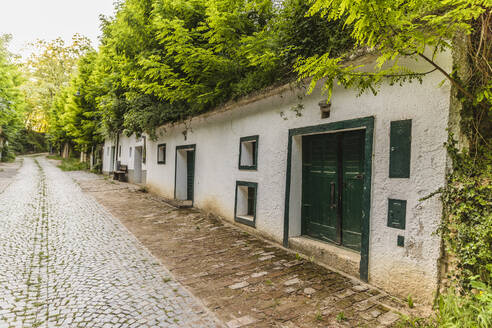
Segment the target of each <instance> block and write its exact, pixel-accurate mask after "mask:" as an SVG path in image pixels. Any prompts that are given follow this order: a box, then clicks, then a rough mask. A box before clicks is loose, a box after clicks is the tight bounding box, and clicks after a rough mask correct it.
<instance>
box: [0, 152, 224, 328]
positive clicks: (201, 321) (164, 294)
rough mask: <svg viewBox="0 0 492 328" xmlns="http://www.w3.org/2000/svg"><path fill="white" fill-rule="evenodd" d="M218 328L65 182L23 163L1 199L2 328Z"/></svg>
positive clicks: (37, 163)
mask: <svg viewBox="0 0 492 328" xmlns="http://www.w3.org/2000/svg"><path fill="white" fill-rule="evenodd" d="M215 326H216V324H215V322H214V321H213V319H212V318H211V317H210V316H209V315H208V314H207V312H206V311H205V310H204V308H203V307H202V306H201V305H199V303H198V302H197V301H196V300H195V299H194V298H193V297H191V296H190V294H189V293H188V292H187V291H186V290H185V289H184V288H183V287H182V286H181V285H180V284H179V283H177V282H176V281H174V280H173V279H172V278H171V277H170V276H169V274H168V273H167V271H165V269H164V268H163V267H162V266H161V265H160V264H159V263H158V262H157V260H156V259H155V258H153V257H152V256H151V255H150V254H149V253H148V252H147V251H146V250H145V249H144V248H143V247H142V246H141V245H140V244H139V243H138V241H137V240H136V239H135V238H134V237H133V236H132V235H131V234H130V233H129V232H128V231H127V230H126V229H125V228H124V227H123V226H122V225H121V223H120V222H119V221H117V220H116V219H114V218H113V217H112V216H111V215H110V214H109V213H108V212H107V211H105V210H104V208H102V207H101V206H100V205H99V204H98V203H97V202H96V201H95V200H94V199H92V198H90V197H89V196H87V195H84V194H83V193H82V192H81V190H80V188H79V187H78V186H77V185H76V184H75V183H74V182H73V181H72V180H71V179H70V178H69V177H68V175H66V174H65V173H63V172H61V171H60V170H59V169H58V168H56V167H54V166H53V165H52V164H51V163H49V162H48V161H47V160H45V159H44V158H43V157H38V158H37V159H33V158H30V157H26V158H25V159H24V164H23V166H22V168H21V169H20V171H19V174H18V175H17V176H16V178H15V180H14V181H13V182H12V183H11V184H10V185H9V186H8V187H7V188H6V189H5V190H4V192H3V193H1V194H0V328H3V327H215Z"/></svg>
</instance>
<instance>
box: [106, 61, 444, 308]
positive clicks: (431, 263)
mask: <svg viewBox="0 0 492 328" xmlns="http://www.w3.org/2000/svg"><path fill="white" fill-rule="evenodd" d="M439 60H440V61H441V63H442V64H443V66H444V67H448V68H449V67H450V66H451V59H450V56H449V55H447V54H446V55H443V56H442V57H441V58H440V59H439ZM418 66H420V67H418ZM415 68H416V69H420V70H422V71H425V70H428V67H427V66H426V65H424V64H422V63H419V64H416V67H415ZM442 79H443V77H442V75H440V74H439V73H438V72H435V73H432V74H431V75H429V76H428V77H427V78H426V79H425V80H424V82H423V83H422V84H418V83H413V84H408V85H405V86H404V87H399V86H392V87H391V86H383V87H382V89H381V91H380V92H379V93H378V95H377V96H374V95H372V94H363V95H362V96H360V97H357V95H356V92H354V91H351V90H345V89H342V88H340V87H337V88H335V90H334V92H333V98H332V100H331V101H332V107H331V116H330V117H329V118H327V119H321V118H320V111H319V105H318V103H319V101H320V100H322V99H323V98H324V97H323V96H322V95H321V93H320V91H319V90H316V91H315V92H314V93H313V94H312V95H310V96H307V97H304V98H303V99H302V101H301V102H302V104H303V105H304V109H303V111H302V116H300V117H296V113H295V112H294V111H292V110H291V108H292V107H294V106H296V105H297V104H298V103H299V99H298V96H303V95H304V91H303V90H284V91H283V92H282V93H280V94H277V95H275V96H271V97H268V98H264V99H260V100H258V101H255V102H251V103H248V104H246V105H243V106H239V107H238V108H235V109H232V110H228V111H218V112H216V113H209V114H205V115H202V116H200V117H197V118H194V119H193V120H192V121H191V129H189V130H188V132H187V133H186V137H185V135H184V134H183V131H184V130H185V126H184V125H180V124H178V125H173V126H166V127H163V128H161V129H160V131H159V138H158V140H157V141H155V142H150V141H149V140H148V144H147V166H146V168H147V185H148V186H149V188H150V189H151V190H153V191H155V192H157V193H160V194H162V195H163V196H165V197H169V198H172V197H173V196H174V178H175V177H174V175H175V156H176V151H175V149H176V146H180V145H188V144H196V165H195V193H194V194H195V202H194V205H195V206H196V207H198V208H201V209H204V210H208V211H211V212H214V213H216V214H219V215H221V216H223V217H225V218H226V219H228V220H233V214H234V195H235V183H236V181H237V180H244V181H251V182H257V183H258V200H257V216H256V228H257V230H258V231H261V233H262V234H263V235H266V236H269V237H270V238H272V239H274V240H276V241H277V242H279V243H281V241H282V237H283V224H284V205H285V190H286V185H285V183H286V165H287V164H286V163H287V143H288V130H289V129H291V128H297V127H305V126H312V125H318V124H323V123H328V122H336V121H342V120H349V119H354V118H361V117H367V116H374V118H375V125H374V140H373V162H372V163H373V167H372V190H371V215H370V246H369V281H370V282H371V283H372V284H375V285H377V286H380V287H382V288H384V289H386V290H388V291H390V292H394V293H398V294H400V295H402V296H407V295H409V294H412V297H414V298H416V299H421V300H426V301H430V300H431V298H432V294H433V292H434V291H435V289H436V284H437V275H438V266H437V261H438V258H439V254H440V249H439V247H440V241H439V238H438V237H436V236H433V235H432V233H433V232H434V231H435V230H436V228H437V225H438V223H439V220H440V216H441V206H440V203H439V201H438V199H437V198H431V199H429V200H426V201H419V199H420V198H422V197H424V196H426V195H428V194H429V193H431V192H433V191H435V190H436V189H437V188H438V187H439V186H442V185H443V183H444V181H445V180H444V174H445V167H446V152H445V149H444V147H443V143H444V141H445V140H446V138H447V132H446V128H447V124H448V114H449V99H450V96H449V95H450V86H449V84H447V83H445V84H444V85H443V86H441V87H439V86H438V85H439V83H440V82H441V80H442ZM402 119H412V152H411V176H410V178H409V179H390V178H389V177H388V173H389V148H390V147H389V142H390V138H389V134H390V122H391V121H393V120H402ZM189 125H190V124H189V122H188V126H189ZM252 135H259V143H258V152H259V154H258V170H257V171H242V170H239V169H238V160H239V158H238V156H239V139H240V138H241V137H245V136H252ZM121 140H122V142H123V141H124V140H126V139H125V138H122V139H121ZM299 140H300V138H299ZM299 140H297V141H299ZM128 141H129V144H128V146H129V145H130V144H131V142H132V139H131V138H130V139H128ZM124 142H126V141H124ZM160 143H166V145H167V154H166V164H157V144H160ZM298 143H299V142H297V144H298ZM123 144H125V143H123ZM294 144H296V140H294ZM125 145H126V144H125ZM105 147H106V145H105ZM125 147H127V146H125ZM296 149H297V151H298V152H297V153H295V152H296ZM293 150H294V154H293V158H294V162H293V175H294V176H293V182H292V183H293V184H295V185H294V187H295V186H297V187H298V188H299V186H300V183H301V182H302V178H301V176H300V175H301V172H300V171H301V170H300V166H299V165H298V164H295V158H297V159H299V158H300V153H299V152H300V151H301V150H300V146H299V145H297V146H295V145H294V147H293ZM127 152H128V149H126V150H125V149H124V150H123V153H124V154H126V153H127ZM106 155H107V154H106V152H105V161H106ZM123 158H124V157H123V156H122V162H124V161H123ZM130 163H131V161H130V162H129V167H131V164H130ZM296 174H297V175H296ZM294 189H295V188H294ZM299 194H300V193H299V192H297V195H298V197H297V198H298V200H297V203H295V204H291V206H292V207H291V208H294V209H295V208H296V207H297V208H300V206H299V205H300V201H301V200H300V195H299ZM388 198H397V199H406V200H407V215H406V217H407V219H406V230H405V231H403V230H398V229H393V228H389V227H387V225H386V223H387V211H388V203H387V200H388ZM290 225H291V229H290V230H291V235H292V236H295V235H296V234H299V233H300V217H297V220H294V221H291V222H290ZM399 234H400V235H404V236H405V247H403V248H402V247H397V245H396V241H397V235H399Z"/></svg>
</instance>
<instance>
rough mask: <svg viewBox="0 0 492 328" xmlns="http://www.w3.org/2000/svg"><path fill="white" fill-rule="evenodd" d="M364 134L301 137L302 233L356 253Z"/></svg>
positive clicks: (359, 240)
mask: <svg viewBox="0 0 492 328" xmlns="http://www.w3.org/2000/svg"><path fill="white" fill-rule="evenodd" d="M364 138H365V133H364V131H349V132H343V133H329V134H319V135H311V136H304V137H303V138H302V153H303V165H302V233H303V234H305V235H308V236H311V237H314V238H317V239H320V240H323V241H329V242H333V243H336V244H338V245H343V246H345V247H348V248H351V249H354V250H357V251H359V250H360V247H361V231H362V192H363V182H364V176H363V172H364Z"/></svg>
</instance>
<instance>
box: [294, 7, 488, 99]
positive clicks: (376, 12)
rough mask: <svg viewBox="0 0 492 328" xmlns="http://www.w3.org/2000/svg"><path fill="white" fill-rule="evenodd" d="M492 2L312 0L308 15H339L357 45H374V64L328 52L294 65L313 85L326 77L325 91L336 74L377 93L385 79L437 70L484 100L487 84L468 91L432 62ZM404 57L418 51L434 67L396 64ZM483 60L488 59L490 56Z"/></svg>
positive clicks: (469, 28)
mask: <svg viewBox="0 0 492 328" xmlns="http://www.w3.org/2000/svg"><path fill="white" fill-rule="evenodd" d="M491 7H492V2H490V1H487V0H446V1H439V0H431V1H429V0H412V1H406V0H383V1H381V0H368V1H358V0H313V1H312V7H311V9H310V11H309V13H310V15H321V16H322V17H325V18H326V20H327V21H333V20H337V19H342V20H343V21H344V23H345V24H346V25H349V26H351V27H352V37H353V38H354V39H355V40H356V45H357V46H358V47H361V48H366V49H373V50H374V51H373V52H374V53H375V54H376V55H377V61H376V62H377V64H376V66H375V67H374V69H373V72H367V71H363V70H362V68H363V67H364V65H358V66H354V65H349V64H346V63H345V61H344V60H345V59H346V57H344V56H339V57H333V56H332V54H330V53H328V52H327V53H324V54H322V55H319V56H318V55H315V56H311V57H308V58H304V59H301V60H299V62H298V64H297V66H296V70H297V72H298V73H299V78H300V79H303V78H307V77H312V78H313V79H312V81H311V85H310V90H311V91H312V90H313V88H314V87H315V85H316V84H317V82H318V81H320V80H322V79H326V82H324V89H325V90H326V91H327V92H328V95H329V96H331V90H332V88H333V81H334V80H336V81H337V83H339V84H341V85H343V86H344V87H347V88H356V89H358V90H359V91H360V92H364V91H366V90H370V91H372V92H373V93H376V92H377V90H378V87H379V86H380V85H381V84H382V83H383V82H385V81H388V80H389V83H391V84H395V83H399V84H401V83H403V82H406V81H413V80H418V81H421V80H422V78H423V77H424V76H425V75H426V74H428V73H430V72H432V71H435V70H439V71H440V72H441V73H443V74H444V76H445V77H446V78H448V79H449V80H450V81H451V83H452V84H453V85H454V86H455V87H456V88H457V89H458V90H460V92H461V93H462V94H463V95H464V96H466V97H468V98H469V99H473V100H476V101H479V102H481V101H487V100H486V96H488V95H490V85H489V87H488V88H485V89H481V90H480V91H479V92H477V93H475V94H474V93H471V92H470V91H469V90H467V88H466V86H465V84H462V83H460V81H458V80H457V79H455V78H453V77H452V76H451V75H452V74H450V73H449V72H445V71H444V70H443V69H442V68H441V67H440V66H439V65H438V64H437V63H436V62H435V56H436V55H437V54H438V53H439V52H441V51H444V50H446V49H450V48H451V47H452V44H451V42H450V40H452V39H453V38H454V37H455V36H456V35H457V33H465V34H471V33H472V31H473V26H472V24H473V21H474V20H477V19H479V18H480V17H481V16H482V15H488V13H489V12H490V8H491ZM484 28H485V29H488V27H487V26H485V27H484ZM484 48H487V46H484ZM403 57H413V58H417V57H418V58H420V59H422V60H424V61H426V62H428V63H429V64H431V66H433V69H432V70H431V71H428V72H415V71H412V70H411V69H409V68H407V67H404V66H400V65H399V63H400V61H401V58H403ZM481 60H482V61H483V62H485V63H486V62H487V60H488V59H487V58H485V59H481ZM488 67H490V66H488ZM479 98H480V99H479ZM488 104H489V105H488V106H490V98H489V99H488Z"/></svg>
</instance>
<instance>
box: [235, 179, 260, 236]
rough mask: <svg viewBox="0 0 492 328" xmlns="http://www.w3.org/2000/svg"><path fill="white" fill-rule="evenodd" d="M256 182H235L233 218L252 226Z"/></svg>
mask: <svg viewBox="0 0 492 328" xmlns="http://www.w3.org/2000/svg"><path fill="white" fill-rule="evenodd" d="M257 194H258V184H257V183H255V182H245V181H237V182H236V203H235V207H234V210H235V211H234V218H235V220H236V222H240V223H243V224H246V225H249V226H252V227H255V226H256V199H257Z"/></svg>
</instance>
